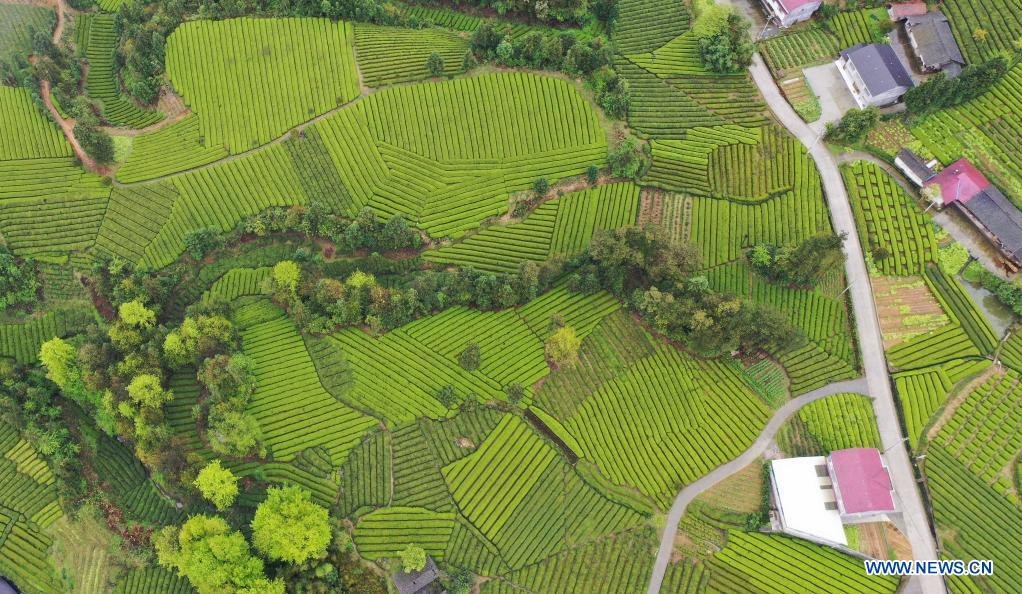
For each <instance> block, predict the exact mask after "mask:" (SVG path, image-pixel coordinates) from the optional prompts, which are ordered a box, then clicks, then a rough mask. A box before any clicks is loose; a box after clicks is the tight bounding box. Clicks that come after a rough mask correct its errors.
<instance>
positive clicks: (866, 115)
mask: <svg viewBox="0 0 1022 594" xmlns="http://www.w3.org/2000/svg"><path fill="white" fill-rule="evenodd" d="M879 123H880V110H879V109H877V108H875V107H867V108H866V109H850V110H848V112H846V113H845V115H844V116H842V117H841V120H840V121H839V122H838V123H837V124H834V123H828V124H827V132H826V137H827V138H828V139H829V140H836V141H838V142H846V143H848V144H858V143H860V142H862V141H863V140H865V138H866V135H867V134H869V132H870V130H872V129H873V128H875V127H876V125H877V124H879Z"/></svg>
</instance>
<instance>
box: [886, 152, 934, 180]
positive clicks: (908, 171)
mask: <svg viewBox="0 0 1022 594" xmlns="http://www.w3.org/2000/svg"><path fill="white" fill-rule="evenodd" d="M894 164H895V165H896V166H897V167H898V169H900V170H901V172H902V173H904V174H905V177H907V178H908V179H909V180H911V181H912V183H914V184H915V185H916V187H922V185H923V184H925V183H926V182H927V181H928V180H929V179H930V178H931V177H933V176H934V171H933V168H932V167H930V165H929V164H927V163H926V161H923V158H922V157H920V156H919V155H917V154H915V152H914V151H912V149H907V148H905V149H901V150H900V151H898V154H897V156H895V157H894Z"/></svg>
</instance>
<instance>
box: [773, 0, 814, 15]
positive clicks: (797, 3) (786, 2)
mask: <svg viewBox="0 0 1022 594" xmlns="http://www.w3.org/2000/svg"><path fill="white" fill-rule="evenodd" d="M778 1H779V2H780V3H781V6H783V7H784V10H787V11H788V12H789V13H790V12H794V11H796V10H797V9H799V8H801V7H802V6H805V5H806V4H816V3H818V0H778Z"/></svg>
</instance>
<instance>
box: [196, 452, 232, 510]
mask: <svg viewBox="0 0 1022 594" xmlns="http://www.w3.org/2000/svg"><path fill="white" fill-rule="evenodd" d="M193 484H194V485H195V488H197V489H198V490H199V492H200V493H202V496H203V497H205V498H206V499H207V500H208V501H210V502H211V503H212V504H213V505H215V506H216V508H217V509H218V510H220V511H224V510H225V509H227V508H229V507H231V505H232V504H233V503H234V498H235V497H237V496H238V477H236V476H234V473H233V472H231V470H230V469H229V468H224V467H223V465H222V464H221V463H220V460H212V461H211V462H209V463H208V464H206V466H204V467H203V468H202V470H200V471H199V474H198V475H197V476H196V477H195V481H194V483H193Z"/></svg>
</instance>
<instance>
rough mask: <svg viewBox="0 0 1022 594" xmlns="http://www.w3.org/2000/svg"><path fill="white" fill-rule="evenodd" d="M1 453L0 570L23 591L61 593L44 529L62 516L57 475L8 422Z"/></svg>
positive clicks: (0, 438) (1, 429) (0, 437)
mask: <svg viewBox="0 0 1022 594" xmlns="http://www.w3.org/2000/svg"><path fill="white" fill-rule="evenodd" d="M0 451H2V452H3V455H2V456H0V485H2V487H0V572H2V573H3V575H4V576H5V577H7V578H8V579H10V580H11V581H12V582H13V583H14V584H15V585H16V586H17V587H19V588H20V589H22V590H23V591H36V592H59V591H61V590H60V587H59V582H58V580H57V576H56V573H55V571H54V570H53V568H52V567H51V566H50V563H49V559H48V557H47V549H48V548H49V546H50V544H51V542H52V540H51V538H50V536H49V535H48V534H47V533H46V532H45V531H44V528H46V527H47V526H49V525H50V524H52V523H53V522H54V521H56V520H57V519H59V518H60V517H61V515H63V512H62V510H61V508H60V506H59V504H58V502H57V491H56V487H55V485H54V477H53V473H52V472H51V471H50V469H49V467H48V466H47V464H46V462H45V461H43V460H42V459H41V458H40V457H39V455H38V454H36V452H35V450H34V449H33V448H32V447H31V446H30V445H29V444H28V442H26V441H24V440H23V439H20V438H19V436H18V432H17V431H16V430H15V429H14V428H13V427H12V426H10V425H8V424H6V422H5V423H3V424H0Z"/></svg>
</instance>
